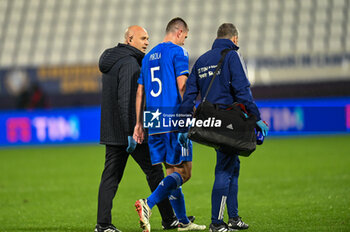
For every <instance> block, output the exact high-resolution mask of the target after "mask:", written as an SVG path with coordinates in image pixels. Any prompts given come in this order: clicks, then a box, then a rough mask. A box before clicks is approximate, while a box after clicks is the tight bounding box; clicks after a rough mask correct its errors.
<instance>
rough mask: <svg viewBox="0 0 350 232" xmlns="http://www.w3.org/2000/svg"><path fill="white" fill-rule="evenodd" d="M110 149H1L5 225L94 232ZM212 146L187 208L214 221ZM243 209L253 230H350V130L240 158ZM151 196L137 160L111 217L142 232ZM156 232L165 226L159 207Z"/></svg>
mask: <svg viewBox="0 0 350 232" xmlns="http://www.w3.org/2000/svg"><path fill="white" fill-rule="evenodd" d="M103 162H104V147H103V146H100V145H97V146H91V145H90V146H88V145H86V146H66V147H36V148H21V149H14V148H11V149H0V231H38V232H40V231H49V232H51V231H92V230H93V227H94V225H95V221H96V208H97V190H98V185H99V179H100V176H101V172H102V169H103ZM214 166H215V156H214V151H213V150H212V149H210V148H207V147H204V146H199V145H195V146H194V162H193V174H192V179H191V180H190V182H188V183H186V184H185V185H184V186H183V190H184V194H185V199H186V204H187V211H188V214H189V215H195V216H196V218H197V219H196V222H198V223H203V224H206V225H207V226H208V225H209V224H210V210H211V206H210V195H211V187H212V184H213V180H214V176H213V172H214ZM239 188H240V189H239V210H240V212H239V213H240V215H241V216H242V217H243V219H244V221H245V222H247V223H249V224H250V225H251V227H250V229H249V231H279V232H280V231H350V136H333V137H309V138H307V137H303V138H280V139H278V138H273V139H272V138H271V139H267V140H266V141H265V144H264V146H262V147H258V149H257V151H256V152H255V153H253V154H252V156H251V157H249V158H241V176H240V179H239ZM148 194H149V189H148V187H147V185H146V180H145V177H144V175H143V174H142V172H141V171H140V169H139V168H138V167H137V165H136V164H135V162H134V161H133V160H132V159H129V161H128V165H127V168H126V170H125V174H124V178H123V180H122V182H121V185H120V188H119V190H118V194H117V198H116V199H115V201H114V205H115V207H114V208H113V223H114V224H115V225H117V227H118V228H120V229H121V230H122V231H124V232H129V231H130V232H132V231H140V229H139V228H138V217H137V214H136V213H135V211H134V206H133V204H134V202H135V200H136V199H138V198H142V197H145V196H147V195H148ZM153 212H154V213H153V215H152V218H151V223H152V228H153V231H162V230H161V225H160V216H159V213H158V212H157V210H153Z"/></svg>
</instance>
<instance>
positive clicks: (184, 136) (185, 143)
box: [177, 132, 188, 148]
mask: <svg viewBox="0 0 350 232" xmlns="http://www.w3.org/2000/svg"><path fill="white" fill-rule="evenodd" d="M187 135H188V132H185V133H179V134H178V135H177V141H178V142H179V144H180V145H181V146H182V147H184V148H188V138H187Z"/></svg>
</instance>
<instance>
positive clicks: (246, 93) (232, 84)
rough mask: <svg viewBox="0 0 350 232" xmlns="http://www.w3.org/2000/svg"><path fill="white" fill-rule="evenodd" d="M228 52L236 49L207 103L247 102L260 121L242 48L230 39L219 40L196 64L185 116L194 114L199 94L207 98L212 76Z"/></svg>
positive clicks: (230, 55)
mask: <svg viewBox="0 0 350 232" xmlns="http://www.w3.org/2000/svg"><path fill="white" fill-rule="evenodd" d="M224 49H232V51H229V52H228V53H227V55H226V57H225V60H224V62H223V64H222V67H221V70H220V71H219V72H220V73H218V74H217V76H216V78H215V80H214V83H213V85H212V87H211V89H210V92H209V94H208V96H207V100H208V101H209V102H211V103H213V104H225V105H230V104H232V103H234V102H240V103H243V104H244V105H245V106H246V108H247V110H248V112H249V113H252V114H254V115H255V116H256V117H257V120H260V112H259V110H258V107H257V106H256V104H255V102H254V100H253V96H252V94H251V91H250V83H249V80H248V78H247V71H246V66H245V64H244V61H243V59H242V58H241V57H240V55H239V54H238V52H237V50H238V47H237V46H236V45H235V44H234V43H233V42H232V41H231V40H228V39H216V40H215V41H214V44H213V46H212V49H211V50H209V51H208V52H206V53H204V54H203V55H202V56H201V57H199V59H198V60H197V61H196V63H195V64H194V66H193V68H192V72H191V75H190V76H189V78H188V80H187V82H186V92H185V94H184V98H183V102H182V105H181V107H180V109H181V110H180V112H181V113H184V114H188V113H192V109H193V106H194V104H195V100H196V97H197V95H198V94H199V93H200V94H201V96H204V95H205V93H206V91H207V89H208V86H209V83H210V81H211V77H212V76H213V73H214V72H215V69H216V66H217V64H218V63H219V60H220V58H221V51H222V50H224Z"/></svg>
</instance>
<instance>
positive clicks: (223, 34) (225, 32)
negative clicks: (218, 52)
mask: <svg viewBox="0 0 350 232" xmlns="http://www.w3.org/2000/svg"><path fill="white" fill-rule="evenodd" d="M233 36H238V30H237V28H236V26H235V25H233V24H232V23H223V24H221V26H220V27H219V29H218V32H217V38H218V39H231V38H232V37H233Z"/></svg>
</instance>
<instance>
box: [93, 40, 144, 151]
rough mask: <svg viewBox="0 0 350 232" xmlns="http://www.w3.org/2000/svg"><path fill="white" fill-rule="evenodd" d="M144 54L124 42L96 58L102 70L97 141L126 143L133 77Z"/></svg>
mask: <svg viewBox="0 0 350 232" xmlns="http://www.w3.org/2000/svg"><path fill="white" fill-rule="evenodd" d="M144 55H145V54H144V53H143V52H141V51H139V50H138V49H136V48H134V47H132V46H130V45H126V44H118V46H116V47H113V48H109V49H107V50H105V51H104V52H103V54H102V55H101V57H100V61H99V68H100V71H101V72H102V103H101V132H100V143H101V144H108V145H127V144H128V140H127V137H128V136H129V135H132V134H133V131H134V126H135V122H136V114H135V100H136V91H137V79H138V77H139V75H140V66H141V62H142V58H143V57H144Z"/></svg>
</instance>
